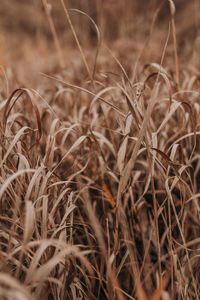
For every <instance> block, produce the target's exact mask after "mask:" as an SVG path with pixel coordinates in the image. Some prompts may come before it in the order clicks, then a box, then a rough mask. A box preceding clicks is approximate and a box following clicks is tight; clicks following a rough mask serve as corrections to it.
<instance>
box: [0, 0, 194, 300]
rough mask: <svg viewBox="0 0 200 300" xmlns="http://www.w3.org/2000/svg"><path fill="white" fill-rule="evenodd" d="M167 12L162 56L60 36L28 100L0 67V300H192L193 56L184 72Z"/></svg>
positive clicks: (145, 48)
mask: <svg viewBox="0 0 200 300" xmlns="http://www.w3.org/2000/svg"><path fill="white" fill-rule="evenodd" d="M164 2H167V1H163V3H164ZM43 3H44V8H45V1H44V2H43ZM178 3H179V2H178ZM61 4H62V5H63V10H66V11H65V12H66V13H68V10H67V9H66V7H65V4H64V1H61ZM168 4H169V8H170V18H169V29H168V31H167V34H166V36H165V42H164V43H162V44H161V45H160V44H159V40H160V39H161V38H162V34H163V32H162V30H160V31H159V30H158V35H156V34H155V35H154V33H153V32H154V31H153V30H154V27H153V26H152V27H151V31H150V34H149V36H148V37H147V39H146V40H145V41H144V42H143V43H142V44H141V45H142V46H141V45H140V43H139V42H138V44H137V45H132V44H131V43H130V41H129V42H128V41H127V40H126V39H124V38H123V37H122V36H120V38H119V39H118V40H117V41H115V42H113V45H114V46H113V49H112V50H109V49H108V47H107V46H105V44H106V42H104V41H103V43H104V44H102V46H100V35H101V31H99V29H98V27H96V28H95V30H96V32H97V36H98V48H97V50H94V48H93V47H91V48H88V50H87V51H85V52H84V51H83V49H82V46H81V44H80V43H79V39H78V36H77V35H76V31H75V30H74V27H73V24H72V23H71V29H72V31H73V30H74V32H73V35H74V37H75V42H76V43H77V45H78V48H79V51H77V50H74V49H73V50H71V52H70V51H69V53H70V58H71V62H70V63H69V64H68V65H67V66H65V67H63V65H62V62H61V60H62V54H60V51H59V40H57V42H56V41H55V40H54V41H55V45H56V43H58V44H57V46H58V47H57V51H58V58H59V62H61V68H60V69H59V71H57V70H56V68H57V67H55V70H54V72H53V71H51V72H49V73H48V74H46V73H45V74H44V73H40V74H39V75H38V76H39V80H37V81H36V82H37V84H38V87H37V88H36V89H34V88H32V87H31V84H29V88H28V87H23V88H22V87H19V84H18V81H17V80H15V77H14V75H13V73H12V72H13V71H12V69H8V70H7V69H6V67H5V69H4V68H3V67H2V74H3V75H2V76H1V78H0V80H1V86H2V91H1V94H0V97H1V102H0V114H1V125H0V129H1V130H0V141H1V147H0V151H1V152H0V155H1V161H0V212H1V214H0V299H13V300H17V299H19V300H21V299H24V300H27V299H39V298H41V297H43V299H74V300H75V299H107V300H111V299H119V300H123V299H139V300H146V299H152V300H157V299H171V300H172V299H180V300H181V299H188V300H189V299H199V298H200V290H199V276H200V273H199V251H200V250H199V249H200V248H199V247H200V238H199V235H200V206H199V197H200V193H199V190H200V181H199V176H200V155H199V146H200V143H199V135H200V131H199V127H200V120H199V113H200V74H199V67H200V63H199V56H198V55H199V52H198V49H199V46H198V39H196V42H195V47H194V50H192V52H191V53H192V54H191V56H190V59H189V60H188V63H187V62H184V63H183V62H182V59H181V58H180V56H179V53H178V51H177V49H178V42H177V39H176V26H175V16H176V13H175V6H174V2H173V1H169V3H168ZM161 9H162V6H159V7H158V9H157V10H156V11H155V14H154V18H153V25H154V26H155V24H154V22H155V21H156V18H157V17H158V15H159V13H160V11H161ZM75 12H76V13H78V14H81V12H79V11H78V10H77V9H76V11H75ZM84 16H86V17H87V15H84ZM49 17H50V22H53V19H51V16H49ZM67 18H68V21H69V22H70V16H69V15H67ZM90 21H91V22H92V20H90ZM52 24H53V26H54V23H52ZM93 25H94V23H93ZM55 34H56V32H55ZM54 38H55V39H56V38H57V36H56V35H55V36H54ZM153 39H154V40H153ZM152 40H153V41H152ZM76 51H77V52H76ZM183 51H186V52H187V49H186V50H185V49H184V48H183ZM72 52H73V53H72ZM69 53H68V55H69ZM77 53H78V54H77ZM187 53H188V52H187ZM151 57H154V58H155V61H152V60H151ZM182 57H184V54H182ZM50 58H51V57H50ZM63 61H65V59H64V60H63ZM20 62H21V64H22V66H23V58H22V59H21V61H20ZM18 63H19V62H18ZM57 64H59V63H58V62H57ZM33 65H34V62H33ZM20 70H21V69H20ZM44 70H45V68H44ZM15 76H16V77H17V76H19V77H20V74H19V75H15ZM21 78H24V77H23V76H22V77H21ZM37 79H38V78H37ZM19 81H20V80H19ZM21 81H22V79H21ZM22 83H23V82H22ZM22 83H21V84H22ZM10 89H12V90H10Z"/></svg>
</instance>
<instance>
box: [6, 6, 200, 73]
mask: <svg viewBox="0 0 200 300" xmlns="http://www.w3.org/2000/svg"><path fill="white" fill-rule="evenodd" d="M174 3H175V5H176V30H177V41H178V54H179V59H180V60H181V59H182V60H183V61H184V60H188V58H190V57H192V55H193V49H194V47H195V45H196V44H195V43H196V40H197V37H198V34H199V24H200V22H199V19H200V16H199V15H200V14H199V13H198V12H199V11H200V1H199V0H191V1H188V0H175V1H174ZM65 4H66V7H67V9H70V8H76V9H80V10H81V11H83V12H85V13H86V14H88V15H89V16H90V17H91V18H92V19H93V20H94V21H95V22H96V24H97V26H98V28H99V30H100V32H101V39H102V40H103V41H104V42H105V43H106V44H107V45H108V46H109V48H110V49H111V50H114V51H119V57H120V51H121V53H122V55H121V56H123V55H124V53H126V52H128V51H129V52H130V51H132V52H133V54H134V53H136V52H137V53H139V51H140V50H141V49H142V47H143V45H144V42H145V39H147V38H148V36H149V33H150V27H151V24H152V20H153V16H154V15H155V12H156V9H158V8H159V7H161V6H162V4H163V6H162V8H161V9H160V11H159V14H158V17H157V19H156V23H155V28H154V31H153V35H152V36H151V46H150V48H149V49H148V53H149V54H150V55H151V59H153V60H155V61H156V60H157V59H158V57H157V53H159V55H160V51H162V50H161V49H162V48H163V45H164V43H165V40H166V36H167V31H168V25H169V20H170V13H169V3H168V1H161V0H150V1H146V0H142V1H133V0H124V1H121V0H106V1H105V0H68V1H65ZM48 5H49V9H50V14H51V17H52V19H53V22H54V25H55V29H56V32H57V35H58V39H59V42H60V45H61V48H62V51H63V53H64V54H63V55H64V56H65V60H67V59H68V57H69V52H70V51H71V50H73V51H74V49H77V47H76V44H75V41H74V38H73V35H72V33H71V30H70V27H69V24H68V22H67V19H66V15H65V13H64V11H63V8H62V5H61V2H60V0H48ZM69 13H70V18H71V20H72V23H73V26H74V28H75V30H76V33H77V35H78V38H79V40H80V43H81V45H82V46H83V49H85V50H88V49H90V48H94V47H95V46H96V44H97V37H96V32H95V29H94V26H92V25H91V22H90V21H89V19H88V18H87V17H86V16H84V15H81V14H79V13H77V12H74V11H69ZM170 42H172V39H171V41H169V45H170ZM171 44H172V43H171ZM0 45H1V46H0V64H1V65H3V66H8V65H10V66H12V65H13V63H14V65H15V67H16V66H17V64H19V63H20V65H21V64H23V68H26V66H27V65H28V67H29V69H30V66H31V65H32V63H33V62H34V66H32V67H33V68H37V70H43V71H46V69H47V70H50V69H51V67H52V66H53V67H52V68H54V66H55V65H56V64H57V65H58V55H57V52H56V49H55V44H54V40H53V37H52V33H51V30H50V26H49V23H48V19H47V15H46V13H45V9H44V5H43V2H42V0H30V1H26V0H20V1H17V0H8V1H3V2H1V5H0ZM47 57H48V62H47V61H46V60H47ZM49 60H50V61H51V62H52V63H50V62H49ZM147 61H148V57H147V58H146V59H145V58H144V63H146V62H147ZM20 67H21V66H20ZM20 67H18V69H19V68H20ZM20 72H21V73H22V71H20Z"/></svg>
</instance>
